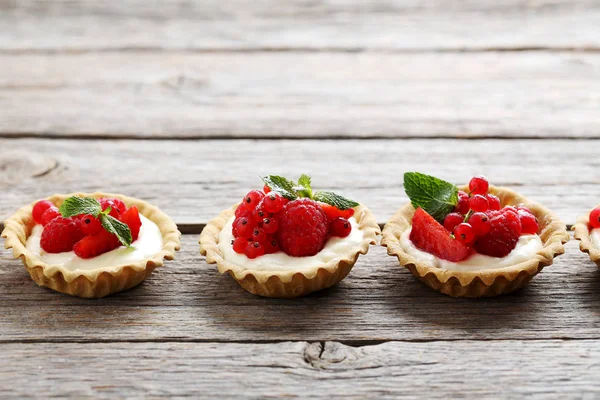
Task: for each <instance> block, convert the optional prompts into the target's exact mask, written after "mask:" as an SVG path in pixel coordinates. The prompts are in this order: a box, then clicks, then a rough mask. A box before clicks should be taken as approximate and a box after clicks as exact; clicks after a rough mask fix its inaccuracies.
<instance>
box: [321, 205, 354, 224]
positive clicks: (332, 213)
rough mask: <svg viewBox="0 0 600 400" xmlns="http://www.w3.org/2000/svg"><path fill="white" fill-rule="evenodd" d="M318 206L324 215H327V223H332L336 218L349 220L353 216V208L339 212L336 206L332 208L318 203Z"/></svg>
mask: <svg viewBox="0 0 600 400" xmlns="http://www.w3.org/2000/svg"><path fill="white" fill-rule="evenodd" d="M318 204H319V205H320V206H321V208H322V209H323V211H324V212H325V215H327V221H329V222H331V221H333V220H334V219H336V218H337V217H342V218H346V219H350V218H351V217H352V216H354V208H349V209H347V210H340V209H339V208H337V207H336V206H332V205H331V204H327V203H318Z"/></svg>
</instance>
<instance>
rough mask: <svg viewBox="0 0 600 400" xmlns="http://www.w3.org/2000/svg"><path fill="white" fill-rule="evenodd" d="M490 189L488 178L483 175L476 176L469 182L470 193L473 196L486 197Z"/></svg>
mask: <svg viewBox="0 0 600 400" xmlns="http://www.w3.org/2000/svg"><path fill="white" fill-rule="evenodd" d="M489 187H490V184H489V182H488V180H487V178H486V177H485V176H483V175H476V176H474V177H473V178H471V181H470V182H469V191H470V192H471V194H482V195H485V194H486V193H487V191H488V189H489Z"/></svg>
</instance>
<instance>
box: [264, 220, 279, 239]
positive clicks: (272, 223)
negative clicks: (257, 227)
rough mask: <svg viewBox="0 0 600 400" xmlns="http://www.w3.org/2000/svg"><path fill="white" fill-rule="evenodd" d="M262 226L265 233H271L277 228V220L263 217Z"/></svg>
mask: <svg viewBox="0 0 600 400" xmlns="http://www.w3.org/2000/svg"><path fill="white" fill-rule="evenodd" d="M262 228H263V229H264V230H265V232H266V233H268V234H269V235H272V234H273V233H275V232H277V229H278V228H279V222H277V220H276V219H275V218H265V219H263V223H262Z"/></svg>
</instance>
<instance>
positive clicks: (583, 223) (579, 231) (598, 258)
mask: <svg viewBox="0 0 600 400" xmlns="http://www.w3.org/2000/svg"><path fill="white" fill-rule="evenodd" d="M598 207H600V206H598ZM598 207H596V209H597V208H598ZM590 213H591V211H590V212H588V213H587V214H586V215H583V216H581V217H579V218H577V223H576V224H575V225H573V227H572V228H571V229H572V230H573V231H574V234H573V236H574V237H575V239H577V240H579V249H580V250H581V251H582V252H584V253H588V255H589V256H590V260H592V261H593V262H594V263H595V264H596V265H597V266H598V267H600V248H598V247H597V246H596V245H595V244H594V242H593V241H592V237H591V235H590V224H589V221H590Z"/></svg>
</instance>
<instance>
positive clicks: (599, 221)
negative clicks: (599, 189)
mask: <svg viewBox="0 0 600 400" xmlns="http://www.w3.org/2000/svg"><path fill="white" fill-rule="evenodd" d="M590 226H591V227H592V228H600V207H597V208H594V209H593V210H592V212H591V213H590Z"/></svg>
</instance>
